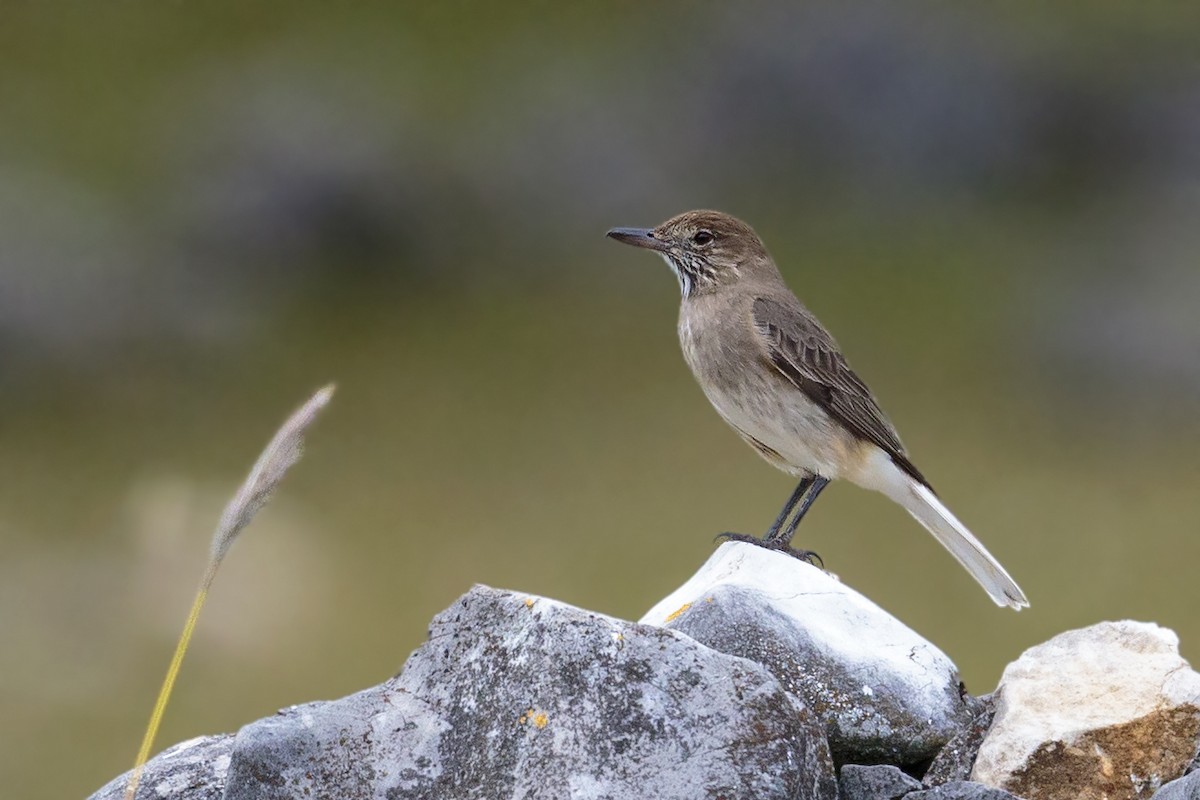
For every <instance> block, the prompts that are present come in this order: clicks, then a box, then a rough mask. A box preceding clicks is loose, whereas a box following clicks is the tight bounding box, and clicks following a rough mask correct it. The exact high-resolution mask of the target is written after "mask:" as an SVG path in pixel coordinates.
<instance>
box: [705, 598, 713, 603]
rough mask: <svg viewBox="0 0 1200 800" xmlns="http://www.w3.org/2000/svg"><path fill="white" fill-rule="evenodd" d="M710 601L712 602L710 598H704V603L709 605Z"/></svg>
mask: <svg viewBox="0 0 1200 800" xmlns="http://www.w3.org/2000/svg"><path fill="white" fill-rule="evenodd" d="M712 601H713V599H712V598H711V597H706V598H704V602H706V603H711V602H712Z"/></svg>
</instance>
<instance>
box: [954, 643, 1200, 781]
mask: <svg viewBox="0 0 1200 800" xmlns="http://www.w3.org/2000/svg"><path fill="white" fill-rule="evenodd" d="M996 694H997V700H996V719H995V721H994V722H993V723H992V727H991V730H990V731H989V732H988V734H987V736H986V737H985V739H984V741H983V744H982V746H981V747H980V749H979V755H978V757H977V758H976V760H975V768H974V770H973V772H972V779H973V780H976V781H980V782H982V783H986V784H988V785H991V786H997V787H1002V788H1004V789H1007V790H1008V791H1010V792H1013V793H1015V794H1019V795H1023V796H1026V797H1030V798H1034V800H1058V799H1059V798H1062V799H1063V800H1067V798H1070V800H1091V799H1092V798H1096V799H1097V800H1099V799H1100V798H1104V800H1123V798H1148V797H1150V796H1151V795H1153V794H1154V792H1155V790H1156V789H1158V788H1159V787H1160V786H1161V785H1163V784H1164V783H1166V782H1168V781H1170V780H1172V779H1174V778H1177V777H1179V776H1180V775H1181V774H1183V771H1184V769H1185V768H1186V767H1187V765H1188V763H1189V762H1190V761H1191V759H1192V757H1193V756H1194V755H1195V753H1196V743H1197V738H1198V734H1200V675H1197V674H1196V672H1194V671H1193V670H1192V669H1191V668H1190V667H1189V666H1188V663H1187V662H1186V661H1184V660H1183V659H1182V658H1181V657H1180V656H1179V640H1178V638H1177V637H1176V636H1175V634H1174V633H1173V632H1171V631H1169V630H1166V629H1165V628H1160V627H1158V626H1157V625H1152V624H1147V623H1140V622H1130V621H1126V622H1102V623H1100V624H1098V625H1093V626H1091V627H1090V628H1084V629H1082V630H1075V631H1069V632H1067V633H1063V634H1060V635H1058V636H1056V637H1054V638H1053V639H1051V640H1050V641H1048V642H1046V643H1045V644H1041V645H1038V646H1037V647H1032V648H1030V649H1029V650H1026V651H1025V653H1024V654H1022V656H1021V657H1020V658H1019V659H1017V660H1016V661H1014V662H1013V663H1012V664H1009V665H1008V667H1007V668H1006V669H1005V670H1004V675H1003V677H1002V678H1001V680H1000V687H999V689H997V693H996Z"/></svg>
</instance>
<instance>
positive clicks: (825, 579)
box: [641, 542, 975, 764]
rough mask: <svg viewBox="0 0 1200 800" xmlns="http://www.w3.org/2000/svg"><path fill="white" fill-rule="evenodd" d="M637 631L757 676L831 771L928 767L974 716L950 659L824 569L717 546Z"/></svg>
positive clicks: (738, 546)
mask: <svg viewBox="0 0 1200 800" xmlns="http://www.w3.org/2000/svg"><path fill="white" fill-rule="evenodd" d="M641 622H643V623H648V624H651V625H661V626H664V627H668V628H671V629H673V630H678V631H681V632H683V633H686V634H688V635H689V636H691V637H693V638H695V639H697V640H698V641H700V642H702V643H703V644H706V645H708V646H709V647H712V648H713V649H714V650H719V651H721V652H724V653H730V654H731V655H737V656H742V657H744V658H749V659H751V660H752V661H757V662H758V663H760V664H762V665H764V666H765V667H767V668H768V669H769V670H771V672H772V673H773V674H774V675H775V677H776V678H778V679H779V680H780V681H781V682H782V683H783V684H784V686H785V687H786V688H787V689H788V690H789V691H791V692H792V693H794V694H796V695H798V696H799V697H801V698H802V699H803V700H804V702H805V704H806V705H807V706H808V707H809V708H811V709H812V710H813V711H815V712H816V713H817V715H818V716H819V717H820V718H821V719H822V720H823V721H824V722H825V724H826V730H827V732H828V734H829V743H830V748H831V749H832V751H833V754H834V759H835V761H837V762H838V763H846V762H853V761H857V762H858V763H875V762H887V763H893V764H906V763H914V762H917V761H920V760H922V759H924V758H928V757H931V756H932V755H933V754H934V753H936V752H937V750H938V749H939V748H940V747H941V746H942V745H944V744H945V743H946V741H948V740H949V738H950V737H952V736H953V735H954V734H955V733H957V731H958V730H959V729H960V728H961V727H963V726H964V725H966V724H967V723H968V722H969V721H970V720H971V719H972V718H973V715H974V711H975V708H974V701H973V699H972V698H970V696H969V695H966V693H965V690H964V689H963V687H962V685H961V683H960V681H959V678H958V673H957V671H956V669H955V667H954V664H953V663H951V661H950V659H949V658H947V657H946V656H945V654H943V653H942V652H941V651H939V650H938V649H937V648H936V647H934V646H933V645H932V644H930V643H929V642H927V641H926V640H925V639H923V638H921V637H920V636H918V635H917V634H916V633H914V632H913V631H912V630H911V629H910V628H908V627H907V626H906V625H904V624H903V623H902V622H900V621H899V620H897V619H896V618H895V617H893V616H891V615H890V614H888V613H887V612H886V611H884V610H883V609H881V608H880V607H879V606H877V605H875V604H874V603H873V602H871V601H870V600H868V599H867V598H865V597H863V596H862V595H861V594H859V593H858V592H856V591H854V590H853V589H851V588H849V587H847V586H845V585H844V584H842V583H841V582H839V581H838V580H836V579H835V578H833V577H831V576H830V575H828V574H827V573H825V572H823V571H822V570H819V569H817V568H816V567H813V566H811V565H809V564H806V563H804V562H802V561H800V560H798V559H795V558H792V557H791V556H788V555H785V554H783V553H779V552H773V551H770V550H766V549H764V548H762V547H757V546H755V545H751V544H746V543H743V542H728V543H726V544H723V545H722V546H721V547H719V548H718V549H717V550H716V552H715V553H713V555H712V557H711V558H709V560H708V562H707V563H705V564H704V565H703V566H702V567H701V568H700V570H699V571H698V572H697V573H696V574H695V575H694V576H692V578H691V579H690V580H688V581H687V583H685V584H684V585H683V586H682V587H680V588H679V589H678V590H676V591H675V592H674V593H673V594H671V595H670V596H669V597H667V598H666V599H665V600H663V601H662V602H660V603H658V604H657V605H656V606H654V608H652V609H650V611H649V612H647V613H646V615H645V616H643V617H642V619H641Z"/></svg>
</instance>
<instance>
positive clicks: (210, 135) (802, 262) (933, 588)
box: [0, 1, 1200, 798]
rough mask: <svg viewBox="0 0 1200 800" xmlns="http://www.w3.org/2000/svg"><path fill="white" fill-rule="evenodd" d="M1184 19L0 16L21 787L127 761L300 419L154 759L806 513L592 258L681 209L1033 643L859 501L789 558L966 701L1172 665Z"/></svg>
mask: <svg viewBox="0 0 1200 800" xmlns="http://www.w3.org/2000/svg"><path fill="white" fill-rule="evenodd" d="M1198 18H1200V6H1185V5H1182V4H1137V5H1134V4H1115V3H1114V4H1106V3H1097V4H1091V5H1088V6H1075V5H1064V4H1059V5H1056V6H1046V5H1045V4H1041V3H1033V2H1028V3H1026V2H1018V3H1008V4H1003V5H1002V4H972V5H969V6H961V5H951V4H906V5H905V6H903V7H900V6H894V5H889V4H883V3H843V2H826V3H816V4H803V5H794V4H790V3H785V2H782V1H780V2H773V3H770V2H768V3H761V4H754V5H752V6H747V5H739V6H738V7H737V8H734V7H724V6H720V5H715V4H714V5H705V4H698V3H688V4H662V5H654V6H648V5H642V4H638V5H634V4H603V5H601V4H571V5H565V4H563V5H558V4H540V5H524V6H518V5H510V6H501V5H500V4H480V5H472V4H465V3H444V4H437V5H436V6H430V7H425V8H421V7H417V6H409V5H405V4H386V5H385V4H378V5H376V4H336V5H333V4H328V3H317V2H298V3H297V2H292V3H286V4H284V3H255V4H240V3H230V2H221V3H205V4H179V3H148V2H125V3H117V4H107V5H103V6H98V5H96V4H59V3H21V2H18V3H11V4H8V5H6V7H5V12H4V22H3V25H0V109H2V112H3V113H2V116H0V354H2V356H3V358H2V359H0V541H2V542H3V557H2V558H0V641H2V642H3V649H2V651H0V704H2V707H3V712H2V714H0V719H2V723H0V773H2V774H3V775H4V776H5V787H6V790H7V791H8V792H9V793H10V795H11V796H13V797H23V798H51V797H54V798H57V797H81V796H84V795H86V794H88V793H90V792H91V791H93V790H94V789H96V788H98V787H99V786H100V785H101V784H102V783H104V782H105V781H107V780H109V779H110V778H112V777H114V776H115V775H117V774H118V773H120V772H122V771H124V770H126V769H128V768H129V766H130V765H131V761H132V759H133V756H134V753H135V750H136V747H137V743H138V741H139V738H140V735H141V731H142V728H143V725H144V724H145V721H146V717H147V715H148V712H149V710H150V706H151V704H152V702H153V699H154V693H155V691H156V690H157V688H158V683H159V681H160V680H161V677H162V672H163V670H164V669H165V667H166V663H167V660H168V658H169V655H170V651H171V648H172V646H173V644H174V640H175V637H176V635H177V633H178V630H179V627H180V625H181V624H182V622H183V618H184V615H185V613H186V611H187V608H188V605H189V603H190V601H191V598H192V593H193V591H194V588H195V583H196V581H198V579H199V576H200V571H201V568H202V563H203V560H204V557H205V553H206V549H207V546H208V536H209V533H210V531H211V528H212V526H213V524H214V523H215V521H216V519H217V516H218V515H219V513H220V510H221V507H222V506H223V504H224V502H225V500H226V498H227V496H228V495H229V494H230V493H231V492H232V491H233V490H234V488H235V487H236V485H237V483H238V482H239V481H240V479H241V478H242V476H243V475H244V473H245V471H246V470H247V469H248V468H249V466H250V464H251V462H252V461H253V459H254V458H255V456H256V455H257V453H258V451H259V449H260V448H261V447H262V445H264V444H265V443H266V441H267V439H268V437H269V436H270V435H271V434H272V432H273V431H274V429H275V426H276V425H277V424H278V423H279V422H281V421H282V419H283V417H284V416H285V415H286V413H287V412H289V411H290V410H291V409H292V408H294V407H295V406H296V405H298V404H299V403H300V402H301V401H302V400H303V399H304V398H305V397H307V395H308V393H310V392H311V391H312V390H314V389H315V388H316V387H318V386H320V385H321V384H322V383H324V382H326V381H329V380H336V381H337V382H338V385H339V392H338V395H337V396H336V398H335V400H334V403H333V405H332V406H331V408H330V409H329V411H328V412H327V414H326V416H325V417H324V418H323V419H322V420H321V421H320V422H319V423H318V425H317V426H316V428H315V429H314V430H313V432H312V435H311V437H310V447H309V453H308V456H307V457H306V459H305V460H304V461H303V462H301V464H300V465H299V467H298V468H296V470H295V471H294V472H293V473H292V475H291V476H290V477H289V479H288V480H287V482H285V484H284V486H283V488H282V490H281V492H280V493H279V495H278V497H277V498H276V500H275V502H274V504H273V505H272V506H270V507H269V508H268V509H267V510H266V511H265V512H264V513H263V514H262V515H261V516H260V518H259V519H258V521H257V522H256V523H255V525H254V526H253V528H252V529H251V530H250V531H249V533H248V534H247V535H245V536H244V537H243V538H242V540H241V541H240V542H239V543H238V545H237V546H236V548H235V549H234V552H233V554H232V556H231V557H230V559H229V560H228V562H227V563H226V565H225V568H224V570H223V572H222V574H221V575H220V576H219V577H218V579H217V583H216V586H215V588H214V591H213V594H212V597H211V600H210V604H209V607H208V609H207V611H206V614H205V616H204V617H203V618H202V620H201V623H200V627H199V630H198V633H197V636H196V639H195V642H194V644H193V649H192V652H191V653H190V655H189V658H188V661H187V662H186V663H185V665H184V668H183V673H182V676H181V678H180V684H179V687H178V690H177V693H176V696H175V700H174V702H173V704H172V706H171V708H170V709H169V710H168V713H167V718H166V723H165V726H164V729H163V730H162V732H161V734H160V737H159V740H158V744H159V747H160V748H161V747H165V746H167V745H169V744H171V743H173V742H176V741H179V740H181V739H185V738H189V737H192V736H195V735H199V734H204V733H215V732H220V731H232V730H236V729H237V728H238V727H239V726H240V725H242V724H244V723H246V722H249V721H251V720H254V719H256V718H258V717H261V716H263V715H266V714H269V713H271V712H272V711H274V710H275V709H276V708H279V707H281V706H285V705H288V704H292V703H299V702H304V701H308V700H315V699H321V698H335V697H339V696H342V695H345V694H348V693H350V692H353V691H355V690H357V689H359V688H363V687H365V686H367V685H370V684H374V683H377V682H379V681H381V680H382V679H384V678H386V677H387V676H389V675H391V674H392V673H394V672H395V671H397V670H398V669H399V668H400V666H401V664H402V663H403V662H404V659H405V658H406V656H407V654H408V653H409V652H410V651H411V650H412V649H413V648H415V647H416V646H418V645H419V644H420V643H421V642H422V640H423V638H424V635H425V629H426V624H427V622H428V621H429V619H430V618H431V617H432V616H433V614H435V613H436V612H438V611H439V610H441V609H442V608H444V607H445V606H447V605H448V604H449V603H451V602H452V601H453V600H454V598H455V597H456V596H458V595H459V594H460V593H461V592H463V591H464V590H466V589H467V588H468V587H469V586H470V585H471V584H472V583H475V582H481V583H487V584H490V585H493V586H500V587H507V588H513V589H518V590H521V591H525V592H530V593H538V594H545V595H550V596H552V597H556V598H559V599H562V600H564V601H567V602H570V603H574V604H578V605H581V606H585V607H587V608H591V609H595V610H598V611H602V612H605V613H609V614H614V615H617V616H621V617H626V618H636V617H638V616H639V615H640V614H641V613H642V612H643V611H644V610H646V609H647V608H648V607H649V606H651V605H652V604H653V603H654V602H655V601H657V600H658V599H659V598H661V597H662V596H664V595H665V594H666V593H668V592H669V591H671V590H672V589H674V588H675V587H676V586H677V585H678V584H679V583H680V582H682V581H683V580H684V579H685V578H686V577H687V576H688V575H689V574H690V573H691V572H692V571H693V570H694V569H695V568H696V567H697V566H698V565H699V564H700V563H701V562H702V561H703V560H704V559H705V558H706V557H707V556H708V554H709V552H710V551H711V548H712V544H711V540H712V537H713V535H715V534H716V533H718V532H720V531H724V530H740V531H750V532H757V531H760V530H762V529H763V528H765V526H766V525H767V524H768V523H769V522H770V520H771V519H772V518H773V516H774V514H775V512H776V511H777V510H778V507H779V505H780V504H781V503H782V501H783V500H784V498H785V497H786V496H787V494H788V492H789V491H790V489H791V481H790V479H789V478H787V477H786V476H785V475H783V474H781V473H777V472H775V471H774V470H772V469H771V468H770V467H769V466H767V465H766V464H765V463H764V462H762V461H761V460H759V459H758V457H757V456H755V455H754V454H753V453H752V452H751V451H750V450H749V448H747V447H745V445H743V444H742V443H741V442H740V441H739V440H738V439H737V438H736V436H735V435H734V434H733V433H731V432H730V431H729V430H728V429H726V427H725V426H724V425H723V423H721V421H720V420H719V419H718V417H717V416H716V414H715V413H714V412H713V411H712V410H711V409H710V408H709V407H708V405H707V403H706V401H705V400H704V398H703V396H702V395H701V393H700V392H699V390H698V389H697V388H696V387H695V386H694V385H693V382H692V379H691V377H690V375H689V374H688V372H687V370H686V367H685V366H684V364H683V362H682V359H681V358H680V356H679V353H678V345H677V344H676V339H675V331H674V324H675V322H674V321H675V314H676V307H677V288H676V285H675V281H674V279H673V278H672V277H671V275H670V274H669V273H668V272H667V270H666V269H665V267H664V266H663V265H662V263H661V262H659V261H658V260H657V259H654V258H652V257H650V256H648V255H647V254H644V253H638V252H634V251H632V250H629V249H624V248H621V247H619V246H618V245H616V244H614V243H612V242H609V241H606V240H605V239H604V236H603V234H604V231H605V230H606V229H607V228H609V227H611V226H613V225H651V224H655V223H657V222H659V221H661V220H662V219H664V218H666V217H668V216H671V215H673V214H675V213H677V212H679V211H682V210H685V209H688V208H694V207H716V208H720V209H723V210H726V211H730V212H733V213H736V214H738V215H739V216H742V217H743V218H745V219H747V220H749V221H750V222H751V223H752V224H754V225H755V226H756V227H757V228H758V230H759V232H760V233H761V234H762V235H763V237H764V239H765V240H766V241H767V243H768V245H769V247H770V248H771V249H772V251H773V253H774V255H775V256H776V258H777V260H778V261H779V262H780V263H781V265H782V269H783V271H784V273H785V276H786V277H787V279H788V280H789V281H790V283H791V284H792V286H793V287H794V288H796V289H797V291H798V293H799V294H800V295H801V296H802V297H803V298H804V299H805V300H806V301H807V302H808V304H809V306H810V307H811V308H812V309H814V310H815V311H816V312H817V313H818V315H819V316H821V318H822V319H823V321H824V322H825V323H826V324H827V325H828V326H829V327H830V328H831V329H832V330H833V331H834V332H835V333H836V334H837V335H838V337H839V339H840V341H841V344H842V345H843V348H844V349H845V350H846V351H847V352H848V354H849V356H850V358H851V361H852V363H853V364H854V365H855V367H856V369H857V370H858V371H859V372H860V373H861V374H862V375H863V376H864V377H865V378H866V379H867V381H868V382H869V383H870V384H871V386H872V387H873V388H874V390H875V392H876V393H877V394H878V395H879V397H880V398H881V400H882V403H883V405H884V407H885V408H886V409H887V410H888V412H889V414H890V415H891V417H892V418H893V420H894V421H895V422H896V424H897V426H898V427H899V429H900V430H901V432H902V434H903V435H904V438H905V442H906V444H907V445H908V447H909V448H910V450H911V452H912V453H913V455H914V458H915V460H916V461H917V463H919V464H920V465H921V468H922V470H923V471H924V472H925V473H926V474H927V475H929V476H930V478H931V480H932V481H933V483H934V485H935V486H937V487H938V489H939V492H940V493H941V495H942V496H943V497H944V498H945V499H946V500H947V502H948V504H949V505H950V506H951V507H952V508H953V509H954V510H955V511H956V513H957V514H958V515H959V516H960V517H961V518H962V519H963V520H964V521H966V522H967V523H968V525H970V527H971V528H972V529H973V530H974V531H975V532H976V533H977V534H979V535H980V537H981V538H982V539H984V541H986V542H987V543H988V545H989V547H990V548H991V549H992V550H993V552H994V553H995V554H996V555H997V556H998V557H999V558H1000V559H1001V560H1002V561H1003V562H1004V564H1005V565H1006V566H1007V567H1008V568H1009V570H1010V571H1011V572H1012V574H1013V575H1014V576H1015V577H1016V578H1017V579H1018V581H1019V582H1020V583H1021V585H1022V586H1023V588H1024V589H1025V590H1026V592H1027V593H1028V595H1029V597H1030V599H1031V600H1032V603H1033V607H1032V609H1031V610H1029V611H1026V612H1023V613H1021V614H1019V615H1018V614H1013V613H1011V612H1007V611H1002V610H999V609H997V608H995V607H994V606H992V604H991V603H990V602H989V601H988V600H987V598H986V596H985V595H984V594H983V592H982V591H980V590H979V588H978V587H977V586H976V585H975V584H974V583H972V582H971V581H970V579H969V578H968V577H967V576H966V574H965V573H964V572H963V571H962V570H960V569H959V568H958V567H957V566H956V565H955V564H954V562H953V561H952V560H951V559H950V558H949V557H948V556H947V555H946V554H944V553H943V552H942V550H941V549H940V548H938V546H937V545H936V544H935V543H934V542H933V540H932V539H931V538H930V537H929V536H928V535H927V534H925V533H924V532H923V531H922V530H921V529H920V528H919V527H918V526H917V525H916V524H915V523H914V522H913V521H912V520H910V519H909V518H908V516H907V515H905V514H904V513H903V512H902V511H900V510H899V509H897V508H895V507H894V506H892V505H890V504H889V503H888V502H887V501H886V500H884V499H883V498H882V497H879V496H875V495H872V494H868V493H866V492H863V491H862V490H860V489H857V488H855V487H853V486H849V485H836V486H835V487H834V488H832V489H830V490H829V491H828V492H827V493H826V494H825V495H824V496H823V498H822V500H821V502H820V503H819V504H818V505H817V506H816V508H815V510H814V512H813V513H812V514H811V515H810V516H809V518H808V519H807V521H806V523H805V525H804V526H803V529H802V533H803V538H802V544H803V546H806V547H811V548H813V549H815V550H817V551H819V552H820V553H821V554H822V555H823V556H824V558H825V561H826V564H827V565H828V566H829V567H830V568H831V569H832V570H833V571H835V572H836V573H838V574H839V575H840V576H841V577H842V579H843V580H845V581H846V582H847V583H849V584H851V585H853V586H854V587H856V588H858V589H859V590H861V591H863V592H865V593H866V594H868V595H869V596H870V597H872V598H873V599H875V600H876V601H878V602H879V603H880V604H881V605H883V606H884V607H885V608H887V609H889V610H890V611H892V612H893V613H894V614H896V615H897V616H899V617H900V618H901V619H902V620H904V621H905V622H907V623H908V624H910V625H911V626H913V627H914V628H915V629H916V630H918V631H919V632H921V633H923V634H924V635H925V636H927V637H928V638H930V639H931V640H933V641H934V642H935V643H937V644H938V645H939V646H941V647H942V648H943V649H944V650H945V651H946V652H947V653H948V654H949V655H950V656H951V657H952V658H953V659H954V660H955V661H956V662H957V663H958V665H959V666H960V668H961V670H962V672H963V676H964V678H965V680H966V681H967V684H968V686H969V687H970V688H971V689H972V690H973V691H974V692H976V693H983V692H986V691H989V690H990V689H991V688H992V687H993V686H994V685H995V682H996V680H997V678H998V677H999V674H1000V671H1001V670H1002V668H1003V666H1004V664H1005V663H1007V662H1008V661H1009V660H1011V659H1013V658H1014V657H1016V656H1017V655H1018V654H1019V653H1020V652H1021V650H1022V649H1024V648H1025V647H1027V646H1030V645H1032V644H1035V643H1037V642H1040V641H1043V640H1045V639H1046V638H1048V637H1049V636H1051V635H1053V634H1054V633H1057V632H1059V631H1062V630H1064V629H1067V628H1070V627H1076V626H1081V625H1086V624H1089V623H1092V622H1096V621H1099V620H1103V619H1114V618H1126V617H1132V618H1136V619H1146V620H1153V621H1156V622H1159V623H1161V624H1163V625H1167V626H1170V627H1172V628H1174V629H1175V630H1177V631H1178V632H1179V634H1180V636H1181V638H1182V639H1183V650H1184V653H1185V655H1192V656H1193V657H1194V656H1195V654H1197V653H1198V652H1200V619H1198V618H1197V615H1196V614H1195V611H1194V610H1195V608H1196V601H1197V598H1198V596H1200V589H1197V588H1196V587H1197V583H1196V580H1195V577H1194V570H1195V564H1196V563H1197V557H1198V556H1200V537H1198V536H1197V533H1198V532H1200V530H1198V528H1200V526H1198V524H1197V513H1198V511H1200V508H1198V504H1197V502H1196V493H1197V486H1198V485H1200V467H1198V460H1197V446H1198V445H1200V422H1198V420H1200V416H1198V414H1197V410H1198V409H1200V269H1198V268H1197V266H1198V265H1197V260H1198V256H1200V226H1198V225H1197V224H1196V220H1197V214H1198V212H1200V150H1198V149H1197V147H1196V142H1197V141H1200V69H1197V68H1198V66H1200V64H1198V56H1197V53H1198V51H1197V48H1196V42H1197V41H1198V37H1197V34H1198V32H1200V26H1198V25H1197V22H1200V19H1198ZM68 754H69V755H68ZM64 756H66V757H64Z"/></svg>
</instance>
